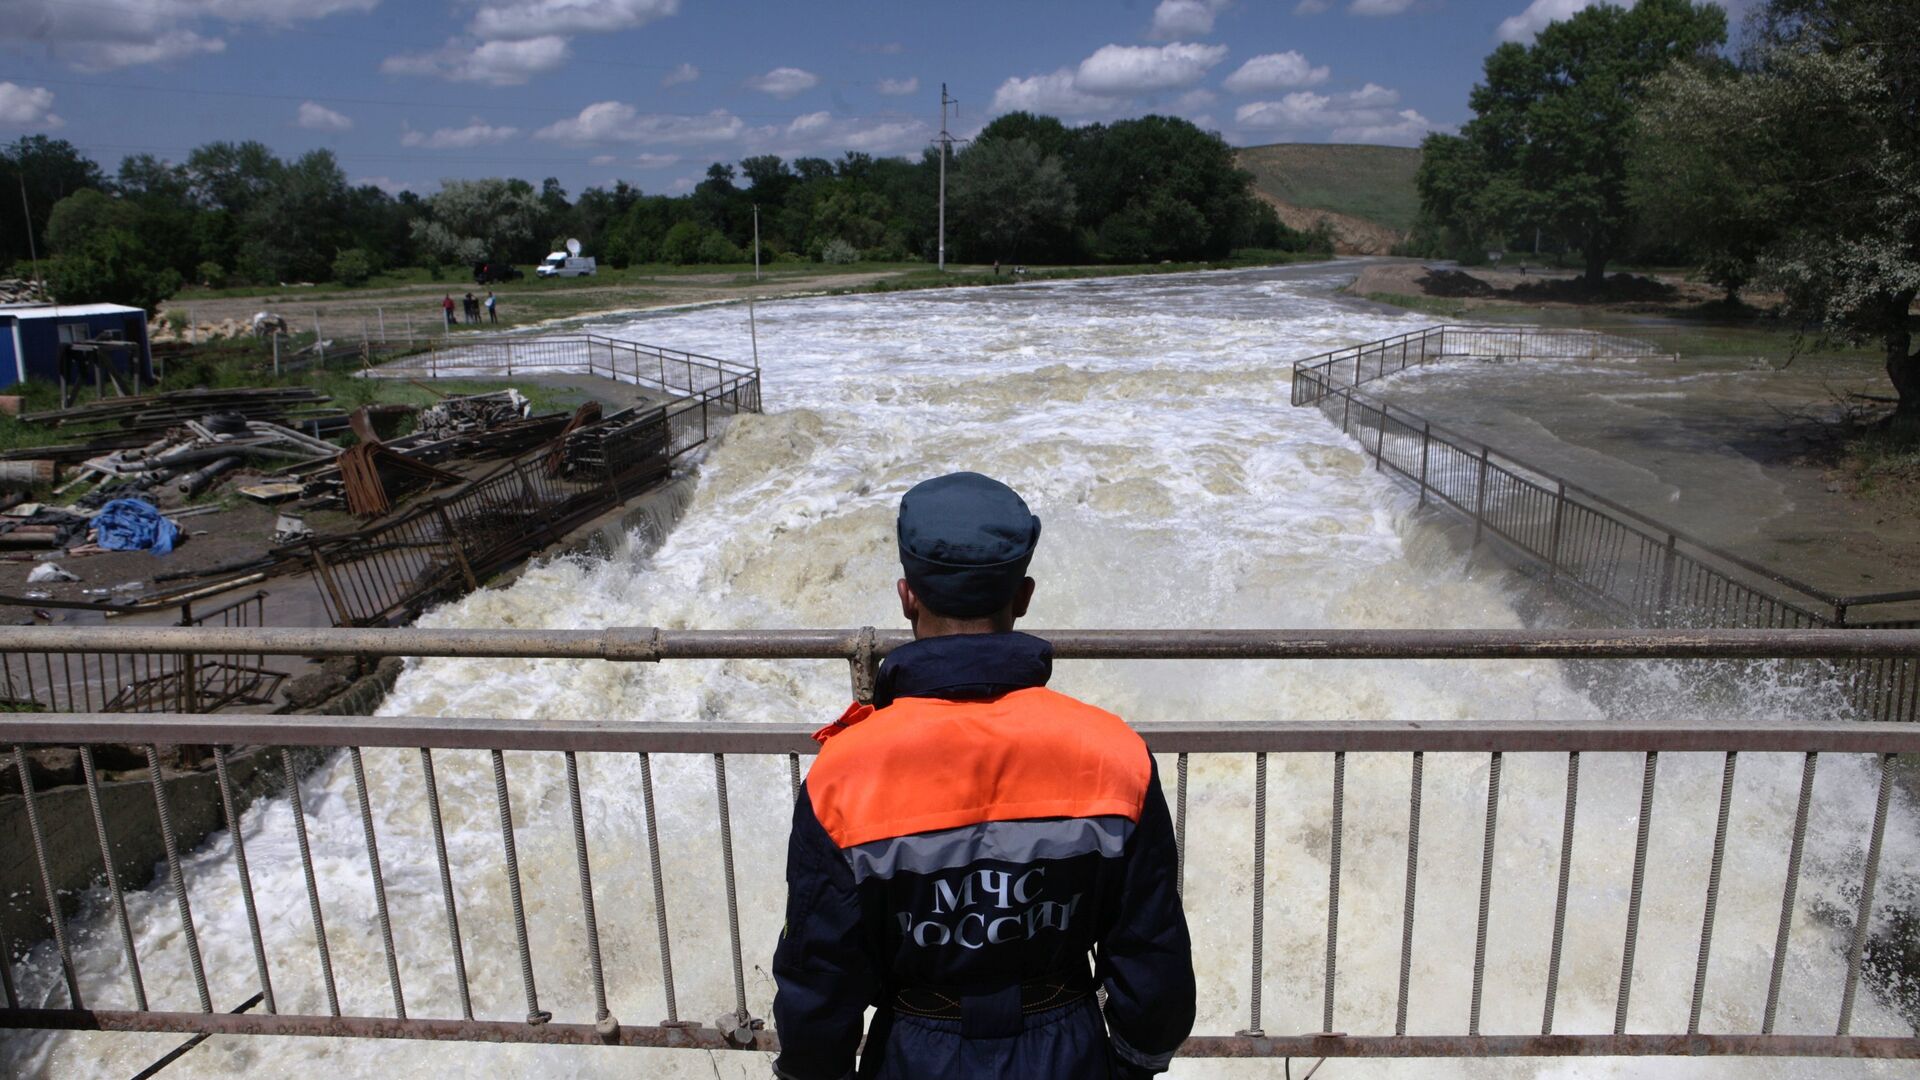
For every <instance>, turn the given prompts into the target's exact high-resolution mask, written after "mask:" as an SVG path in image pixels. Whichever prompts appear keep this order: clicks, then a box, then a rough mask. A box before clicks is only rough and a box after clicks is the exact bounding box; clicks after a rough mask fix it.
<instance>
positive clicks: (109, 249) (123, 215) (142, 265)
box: [47, 189, 181, 312]
mask: <svg viewBox="0 0 1920 1080" xmlns="http://www.w3.org/2000/svg"><path fill="white" fill-rule="evenodd" d="M139 221H140V212H139V210H138V209H137V208H136V207H134V206H132V205H130V204H128V203H126V202H123V201H121V200H119V199H114V198H112V197H110V196H108V195H105V194H103V193H101V192H98V191H94V190H92V189H86V190H82V191H77V192H75V193H74V194H72V195H69V196H67V197H66V198H65V199H62V200H60V203H59V205H57V206H55V207H54V208H53V213H52V214H51V216H50V220H49V223H48V226H47V239H48V244H49V246H50V247H51V248H52V249H53V251H54V257H53V258H52V259H51V260H50V263H49V272H48V275H47V283H48V285H49V287H50V288H51V289H52V290H53V296H54V299H56V300H58V301H60V302H61V303H63V304H88V303H110V304H130V305H132V306H134V307H139V308H144V309H146V310H147V311H148V312H152V311H153V310H154V309H155V308H157V307H159V305H160V301H162V300H165V299H166V298H167V297H169V296H172V295H173V294H174V293H175V292H176V291H178V290H179V288H180V281H181V278H180V274H179V272H178V271H176V270H174V269H173V268H172V267H171V266H169V265H168V264H167V260H166V259H165V258H164V257H162V256H161V255H159V254H158V253H156V252H155V251H153V249H152V248H150V247H148V246H147V244H146V242H145V241H144V240H143V239H142V238H141V236H140V233H139Z"/></svg>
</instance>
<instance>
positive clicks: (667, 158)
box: [633, 154, 680, 169]
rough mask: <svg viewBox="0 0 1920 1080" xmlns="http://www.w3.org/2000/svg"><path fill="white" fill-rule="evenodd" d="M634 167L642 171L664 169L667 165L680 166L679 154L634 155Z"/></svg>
mask: <svg viewBox="0 0 1920 1080" xmlns="http://www.w3.org/2000/svg"><path fill="white" fill-rule="evenodd" d="M633 163H634V165H636V166H638V167H639V168H642V169H664V168H666V167H667V166H669V165H678V164H680V155H679V154H635V155H634V156H633Z"/></svg>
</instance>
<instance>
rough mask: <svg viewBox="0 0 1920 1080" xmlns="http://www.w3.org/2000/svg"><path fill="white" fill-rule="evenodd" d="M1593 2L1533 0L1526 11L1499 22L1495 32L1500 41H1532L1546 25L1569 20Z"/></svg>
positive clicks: (1590, 0) (1585, 0)
mask: <svg viewBox="0 0 1920 1080" xmlns="http://www.w3.org/2000/svg"><path fill="white" fill-rule="evenodd" d="M1594 3H1595V0H1533V3H1531V4H1528V5H1527V9H1526V10H1525V11H1522V12H1521V13H1520V14H1518V15H1510V16H1508V17H1507V18H1505V19H1502V20H1501V21H1500V29H1499V30H1498V31H1496V32H1495V35H1496V36H1497V37H1499V39H1500V40H1501V41H1518V42H1521V43H1523V44H1524V43H1526V42H1529V41H1532V40H1533V38H1534V35H1536V34H1538V33H1539V32H1540V31H1542V30H1545V29H1546V28H1547V24H1548V23H1555V22H1560V21H1561V20H1563V19H1571V18H1573V17H1574V16H1575V15H1578V14H1579V13H1580V12H1582V11H1584V10H1586V9H1587V8H1589V7H1592V6H1593V4H1594Z"/></svg>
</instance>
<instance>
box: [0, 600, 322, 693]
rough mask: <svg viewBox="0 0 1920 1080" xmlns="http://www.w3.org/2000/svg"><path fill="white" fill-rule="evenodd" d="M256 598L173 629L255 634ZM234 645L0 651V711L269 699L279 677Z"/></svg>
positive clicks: (258, 620) (190, 613)
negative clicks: (197, 648)
mask: <svg viewBox="0 0 1920 1080" xmlns="http://www.w3.org/2000/svg"><path fill="white" fill-rule="evenodd" d="M266 598H267V594H266V593H265V592H260V591H255V592H253V593H249V594H247V595H245V596H240V597H236V598H234V599H232V600H228V601H226V602H224V603H221V604H218V605H215V606H209V607H202V608H200V609H199V610H197V611H196V610H195V608H194V605H193V604H192V603H184V604H181V605H179V606H180V618H181V622H180V625H182V626H195V627H207V628H210V629H212V628H220V629H254V628H258V627H260V626H262V625H263V624H264V621H265V615H266ZM263 660H264V656H263V655H262V654H261V653H259V652H258V651H256V650H254V649H252V648H249V647H247V645H246V644H245V643H244V641H242V642H237V643H236V645H235V647H234V648H231V649H225V650H221V651H219V652H213V653H209V652H203V651H195V652H188V653H154V652H140V651H134V652H115V651H104V652H103V651H98V650H71V651H66V652H46V651H41V650H22V651H18V652H16V651H12V650H0V707H3V708H4V709H5V711H8V712H39V711H46V712H211V711H213V710H215V709H219V708H222V707H223V706H228V705H254V704H260V703H262V702H265V701H268V700H270V699H272V697H273V693H274V690H275V689H276V688H278V686H279V685H280V682H281V680H283V679H284V678H286V676H285V674H284V673H282V672H278V671H272V670H269V669H267V668H266V667H265V665H264V664H263V663H262V661H263Z"/></svg>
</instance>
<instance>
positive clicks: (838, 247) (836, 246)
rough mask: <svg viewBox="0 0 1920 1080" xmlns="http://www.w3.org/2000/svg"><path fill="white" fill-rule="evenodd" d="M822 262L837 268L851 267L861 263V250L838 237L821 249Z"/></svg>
mask: <svg viewBox="0 0 1920 1080" xmlns="http://www.w3.org/2000/svg"><path fill="white" fill-rule="evenodd" d="M820 261H821V262H823V263H832V264H834V265H835V266H850V265H852V264H854V263H857V262H859V261H860V249H858V248H856V247H854V246H853V245H852V244H849V243H847V242H846V241H845V240H842V239H840V238H839V237H837V236H836V237H834V238H833V239H831V240H829V241H827V243H826V246H825V247H823V248H821V249H820Z"/></svg>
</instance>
